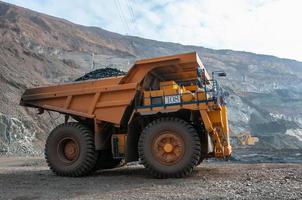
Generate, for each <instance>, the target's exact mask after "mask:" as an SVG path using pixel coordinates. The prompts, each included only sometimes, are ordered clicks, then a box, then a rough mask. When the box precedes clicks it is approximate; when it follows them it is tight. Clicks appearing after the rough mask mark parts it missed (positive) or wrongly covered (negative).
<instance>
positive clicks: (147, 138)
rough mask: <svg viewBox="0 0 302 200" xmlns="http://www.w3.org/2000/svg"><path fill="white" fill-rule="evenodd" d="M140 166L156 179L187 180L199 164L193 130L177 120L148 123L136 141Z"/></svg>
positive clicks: (198, 147)
mask: <svg viewBox="0 0 302 200" xmlns="http://www.w3.org/2000/svg"><path fill="white" fill-rule="evenodd" d="M138 149H139V156H140V159H141V162H142V164H143V165H144V166H145V167H146V168H147V169H148V171H149V172H150V173H151V175H153V176H154V177H156V178H180V177H184V176H187V175H188V174H190V173H191V172H192V170H193V168H194V167H195V166H196V164H197V163H198V161H199V160H200V154H201V144H200V139H199V137H198V134H197V133H196V130H195V129H194V128H193V126H191V125H190V124H189V123H187V122H186V121H184V120H182V119H179V118H172V117H165V118H160V119H157V120H154V121H152V122H151V123H150V124H149V125H147V127H146V128H145V129H144V130H143V132H142V134H141V136H140V139H139V147H138Z"/></svg>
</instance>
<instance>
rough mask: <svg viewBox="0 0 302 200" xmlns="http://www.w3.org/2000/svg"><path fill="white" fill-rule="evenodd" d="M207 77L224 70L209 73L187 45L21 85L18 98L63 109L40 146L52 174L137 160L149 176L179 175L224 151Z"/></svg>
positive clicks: (225, 140) (213, 83)
mask: <svg viewBox="0 0 302 200" xmlns="http://www.w3.org/2000/svg"><path fill="white" fill-rule="evenodd" d="M214 76H225V73H223V72H213V73H212V77H210V76H209V74H208V73H207V71H206V69H205V68H204V66H203V64H202V62H201V61H200V59H199V57H198V55H197V54H196V53H195V52H193V53H186V54H180V55H173V56H165V57H157V58H151V59H144V60H139V61H137V62H135V64H134V65H133V67H132V68H131V69H130V70H129V72H128V73H127V74H126V75H125V76H119V77H111V78H104V79H100V80H93V81H81V82H76V83H69V84H61V85H55V86H48V87H40V88H33V89H27V90H26V91H25V93H24V94H23V95H22V98H21V102H20V104H21V105H23V106H29V107H34V108H38V109H39V113H43V111H44V110H50V111H55V112H59V113H62V114H64V115H65V122H64V123H63V124H61V125H59V126H58V127H56V128H55V129H54V130H52V132H51V133H50V135H49V136H48V139H47V141H46V147H45V157H46V160H47V163H48V165H49V167H50V168H51V170H52V171H53V172H54V173H56V174H57V175H61V176H83V175H87V174H89V173H91V172H93V171H95V170H98V169H104V168H114V167H116V166H118V165H119V164H120V162H121V161H122V160H124V163H126V162H132V161H137V160H140V161H141V163H142V164H143V165H144V166H145V167H146V168H147V169H148V171H149V172H150V173H151V174H152V175H153V176H155V177H159V178H167V177H184V176H186V175H188V174H189V173H191V171H192V170H193V168H194V167H195V166H196V165H198V164H199V163H200V162H201V161H202V160H203V159H205V158H207V157H216V158H225V157H228V156H230V154H231V146H230V141H229V132H228V120H227V108H226V104H225V101H224V93H223V91H222V89H221V87H220V86H219V84H218V82H217V80H216V79H215V78H214ZM70 118H73V122H70ZM74 120H76V122H75V121H74Z"/></svg>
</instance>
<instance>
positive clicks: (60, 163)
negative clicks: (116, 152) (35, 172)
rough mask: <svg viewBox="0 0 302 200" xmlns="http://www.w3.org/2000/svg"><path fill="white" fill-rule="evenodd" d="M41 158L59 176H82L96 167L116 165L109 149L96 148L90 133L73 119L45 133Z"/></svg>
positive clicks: (115, 160)
mask: <svg viewBox="0 0 302 200" xmlns="http://www.w3.org/2000/svg"><path fill="white" fill-rule="evenodd" d="M45 158H46V162H47V164H48V166H49V167H50V169H51V170H52V171H53V172H54V173H55V174H57V175H59V176H71V177H78V176H85V175H88V174H90V173H92V172H94V171H96V170H99V169H111V168H114V167H117V166H119V165H120V163H121V160H120V159H114V158H113V157H112V154H111V151H109V150H108V151H96V150H95V145H94V134H93V133H92V131H91V130H90V129H88V128H87V127H85V126H83V125H81V124H80V123H77V122H69V123H66V124H61V125H59V126H57V127H56V128H55V129H54V130H53V131H52V132H51V133H50V135H49V136H48V138H47V141H46V146H45Z"/></svg>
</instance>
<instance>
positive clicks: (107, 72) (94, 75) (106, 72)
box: [75, 67, 126, 81]
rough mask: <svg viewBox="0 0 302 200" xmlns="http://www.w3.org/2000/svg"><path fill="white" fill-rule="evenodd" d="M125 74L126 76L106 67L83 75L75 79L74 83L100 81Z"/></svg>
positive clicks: (121, 72) (122, 72)
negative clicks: (91, 80)
mask: <svg viewBox="0 0 302 200" xmlns="http://www.w3.org/2000/svg"><path fill="white" fill-rule="evenodd" d="M125 74H126V72H124V71H121V70H118V69H116V68H110V67H106V68H103V69H97V70H94V71H92V72H89V73H87V74H85V75H84V76H81V77H80V78H77V79H76V80H75V81H84V80H90V79H101V78H107V77H113V76H123V75H125Z"/></svg>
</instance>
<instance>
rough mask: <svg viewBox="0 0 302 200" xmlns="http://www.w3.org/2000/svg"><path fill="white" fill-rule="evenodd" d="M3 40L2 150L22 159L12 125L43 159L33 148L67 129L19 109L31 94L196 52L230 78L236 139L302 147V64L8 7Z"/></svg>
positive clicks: (2, 18) (0, 14) (1, 14)
mask: <svg viewBox="0 0 302 200" xmlns="http://www.w3.org/2000/svg"><path fill="white" fill-rule="evenodd" d="M0 35H1V37H0V43H1V45H0V72H1V73H0V88H1V93H0V108H1V110H0V112H1V113H2V114H1V116H2V117H1V120H2V121H1V123H2V125H1V126H0V127H1V130H2V131H1V133H0V135H1V139H0V140H1V142H0V144H1V146H0V148H1V149H0V151H5V152H6V151H8V152H11V153H16V152H19V150H12V149H19V147H17V146H18V145H16V147H15V146H14V145H15V143H10V142H9V141H15V140H14V139H12V138H13V137H12V138H11V139H8V138H10V137H7V135H11V136H13V135H14V133H13V132H12V130H17V129H13V128H4V127H11V126H12V125H9V124H14V125H13V127H15V126H17V127H19V128H18V131H15V132H18V135H19V136H20V138H21V139H20V140H25V139H24V138H25V136H26V137H27V139H28V138H30V139H28V140H27V141H29V142H25V143H26V144H27V145H25V146H27V147H26V148H27V149H28V150H26V151H25V152H31V151H32V152H34V153H35V152H36V150H32V149H33V147H32V146H31V145H35V144H39V143H43V141H44V140H45V138H46V136H47V134H48V132H49V131H50V130H51V129H52V128H53V127H54V126H56V125H57V124H58V123H60V121H61V122H62V120H61V119H62V118H61V117H60V116H59V115H58V114H52V115H48V114H44V115H41V116H38V115H36V113H35V110H33V109H27V108H23V107H20V106H18V103H19V100H20V96H21V94H22V92H23V91H24V90H25V89H26V88H29V87H37V86H41V85H45V84H50V83H58V82H69V81H72V80H75V79H76V78H78V77H81V76H83V75H84V74H86V73H88V72H90V71H92V70H95V69H102V68H105V67H110V68H117V69H119V70H121V71H127V70H128V69H129V68H130V66H131V65H132V64H133V62H134V61H135V60H137V59H141V58H145V57H153V56H163V55H171V54H176V53H185V52H191V51H196V52H197V53H198V54H199V56H200V57H201V59H202V61H203V63H204V65H205V66H206V68H207V69H208V71H209V72H211V71H214V70H224V71H226V72H227V74H228V76H227V77H226V78H224V79H221V82H222V83H221V84H222V85H223V87H224V88H225V89H226V90H227V91H229V93H230V97H229V122H230V130H231V133H232V135H236V134H238V133H239V132H240V131H248V132H251V133H252V134H253V135H256V136H257V137H259V138H260V142H259V143H257V145H256V146H254V147H253V148H261V149H262V148H269V149H272V148H273V149H274V148H276V149H284V148H287V149H298V148H302V139H301V137H302V90H301V88H302V63H301V62H297V61H294V60H288V59H280V58H276V57H273V56H266V55H257V54H253V53H247V52H237V51H231V50H211V49H207V48H203V47H197V46H184V45H180V44H175V43H166V42H158V41H154V40H147V39H143V38H138V37H131V36H123V35H119V34H116V33H112V32H109V31H106V30H103V29H100V28H95V27H85V26H80V25H76V24H73V23H70V22H68V21H66V20H63V19H58V18H55V17H51V16H47V15H44V14H40V13H37V12H34V11H30V10H27V9H24V8H20V7H16V6H13V5H10V4H7V3H2V2H0ZM87 76H89V75H87ZM50 116H52V117H50ZM4 121H5V122H4ZM3 124H5V125H3ZM16 124H19V125H16ZM21 127H23V128H21ZM7 130H9V131H7ZM21 135H24V136H22V137H21ZM19 136H18V138H19ZM32 143H33V144H32ZM20 145H21V146H22V145H23V144H20ZM38 146H39V145H38Z"/></svg>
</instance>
